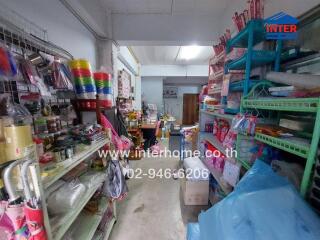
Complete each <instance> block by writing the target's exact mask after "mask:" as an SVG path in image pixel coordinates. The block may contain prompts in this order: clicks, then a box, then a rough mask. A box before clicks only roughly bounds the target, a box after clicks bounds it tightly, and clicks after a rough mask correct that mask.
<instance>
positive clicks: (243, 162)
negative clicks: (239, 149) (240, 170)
mask: <svg viewBox="0 0 320 240" xmlns="http://www.w3.org/2000/svg"><path fill="white" fill-rule="evenodd" d="M237 161H238V162H240V163H241V165H242V167H244V168H245V169H246V170H249V169H250V168H251V165H250V164H249V163H248V162H247V161H245V160H243V159H241V158H237Z"/></svg>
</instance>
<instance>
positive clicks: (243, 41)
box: [199, 19, 282, 194]
mask: <svg viewBox="0 0 320 240" xmlns="http://www.w3.org/2000/svg"><path fill="white" fill-rule="evenodd" d="M265 39H266V38H265V30H264V20H262V19H255V20H251V21H250V22H248V24H247V25H246V27H245V28H244V29H243V30H242V31H240V32H239V33H238V34H237V35H236V36H234V37H233V38H231V39H230V40H228V41H227V45H226V54H228V53H229V52H230V51H231V50H232V48H234V47H235V48H247V51H246V53H245V54H244V55H243V56H242V57H240V58H239V59H235V60H233V61H230V62H227V63H225V69H224V70H225V71H224V73H228V72H229V71H230V70H245V77H244V79H243V80H242V81H240V82H234V83H230V85H229V91H230V92H232V91H240V92H243V96H246V95H247V94H248V93H249V91H250V90H251V92H253V93H252V96H255V94H257V93H256V91H257V90H259V91H263V90H264V89H265V88H266V87H268V86H272V84H271V83H270V82H268V81H265V80H253V79H251V78H250V74H251V70H252V69H253V68H255V67H259V66H264V65H267V64H271V63H274V70H275V71H279V70H280V56H281V47H282V42H281V41H277V42H276V48H275V51H266V50H255V49H254V46H255V45H257V44H258V43H261V42H263V41H265ZM216 59H217V60H216V61H213V60H210V64H214V63H216V62H217V61H219V60H220V61H221V59H222V57H221V56H219V57H217V58H216ZM223 60H224V55H223ZM222 77H223V74H222V76H221V78H222ZM210 79H211V78H210V76H209V81H210ZM221 101H222V104H225V103H226V97H223V98H222V99H221ZM238 111H239V110H232V109H225V114H221V113H217V112H210V111H206V110H201V111H200V134H199V136H200V137H199V142H200V141H201V140H206V141H208V142H210V143H211V144H212V145H213V146H214V147H216V148H217V149H218V150H219V151H221V152H222V153H224V152H225V149H224V147H223V146H222V144H221V143H220V142H219V141H218V140H217V138H216V137H215V136H211V135H212V134H207V133H205V132H201V129H203V125H204V124H205V122H206V121H207V120H209V119H212V118H220V119H225V120H227V121H229V122H231V121H232V119H233V117H234V115H232V114H236V113H237V112H238ZM240 111H241V109H240ZM227 113H228V114H227ZM244 138H248V137H246V136H239V135H238V136H237V141H236V142H237V144H236V149H237V150H238V147H239V141H241V140H242V139H244ZM236 160H237V161H238V162H240V163H241V165H242V166H243V167H244V168H246V169H249V168H250V165H249V164H248V163H247V162H246V161H244V160H242V159H241V158H240V157H238V158H237V159H236ZM231 161H232V162H234V161H235V159H231ZM209 170H210V169H209ZM211 173H212V174H213V176H217V174H215V173H214V172H212V171H211ZM215 178H216V180H217V181H218V179H217V178H219V176H218V177H215ZM218 183H219V181H218ZM224 190H225V189H224ZM229 192H230V191H225V193H226V194H227V193H229Z"/></svg>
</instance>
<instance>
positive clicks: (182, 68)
mask: <svg viewBox="0 0 320 240" xmlns="http://www.w3.org/2000/svg"><path fill="white" fill-rule="evenodd" d="M141 76H142V77H147V76H148V77H208V66H207V65H142V66H141Z"/></svg>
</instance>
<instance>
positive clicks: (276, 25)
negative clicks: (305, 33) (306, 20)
mask: <svg viewBox="0 0 320 240" xmlns="http://www.w3.org/2000/svg"><path fill="white" fill-rule="evenodd" d="M297 24H298V19H296V18H295V17H292V16H290V15H288V14H286V13H284V12H280V13H277V14H275V15H273V16H271V17H269V18H267V19H266V20H265V30H266V38H267V39H276V40H278V39H284V40H285V39H289V40H290V39H296V38H297V30H298V29H297Z"/></svg>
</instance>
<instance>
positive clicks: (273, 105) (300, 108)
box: [241, 98, 320, 112]
mask: <svg viewBox="0 0 320 240" xmlns="http://www.w3.org/2000/svg"><path fill="white" fill-rule="evenodd" d="M241 105H242V107H243V108H255V109H265V110H276V111H293V112H317V111H318V109H319V106H320V98H265V99H263V98H260V99H243V100H242V103H241Z"/></svg>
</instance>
